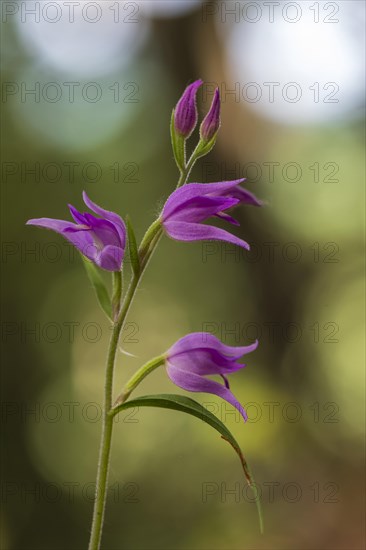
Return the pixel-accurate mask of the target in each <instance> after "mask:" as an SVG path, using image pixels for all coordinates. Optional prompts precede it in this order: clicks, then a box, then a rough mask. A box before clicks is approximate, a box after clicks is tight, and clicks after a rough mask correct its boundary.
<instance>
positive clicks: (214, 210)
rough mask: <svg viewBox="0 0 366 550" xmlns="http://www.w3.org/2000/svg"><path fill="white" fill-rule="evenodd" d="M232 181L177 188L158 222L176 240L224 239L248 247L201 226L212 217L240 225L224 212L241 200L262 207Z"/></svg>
mask: <svg viewBox="0 0 366 550" xmlns="http://www.w3.org/2000/svg"><path fill="white" fill-rule="evenodd" d="M242 181H244V180H243V179H241V180H233V181H224V182H219V183H189V184H187V185H184V186H183V187H180V188H179V189H176V190H175V191H174V192H173V193H172V194H171V195H170V197H169V198H168V200H167V202H166V203H165V206H164V209H163V212H162V215H161V221H162V224H163V227H164V228H165V231H166V233H167V234H168V235H169V237H171V238H172V239H175V240H177V241H202V240H206V239H207V240H214V241H215V240H216V241H227V242H229V243H232V244H236V245H238V246H242V247H243V248H246V249H247V250H249V249H250V247H249V244H248V243H246V242H245V241H243V240H242V239H239V238H238V237H235V236H234V235H232V234H231V233H229V232H228V231H225V230H224V229H219V228H218V227H213V226H212V225H201V222H203V221H205V220H207V219H208V218H210V217H211V216H215V217H217V218H221V219H223V220H226V221H228V222H229V223H232V224H233V225H240V224H239V223H238V222H237V221H236V220H235V219H234V218H232V217H231V216H229V214H227V213H226V212H225V210H228V209H229V208H232V207H233V206H236V205H238V204H240V203H243V204H251V205H255V206H261V205H262V203H261V201H259V200H258V199H257V198H256V197H255V196H254V195H253V194H252V193H250V192H249V191H247V190H246V189H243V188H242V187H240V186H239V184H240V183H241V182H242Z"/></svg>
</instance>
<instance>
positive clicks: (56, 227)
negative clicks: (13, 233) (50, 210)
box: [26, 218, 76, 234]
mask: <svg viewBox="0 0 366 550" xmlns="http://www.w3.org/2000/svg"><path fill="white" fill-rule="evenodd" d="M26 225H35V226H37V227H44V228H45V229H50V230H51V231H56V233H61V234H62V233H63V231H65V229H69V228H73V227H76V225H75V224H74V223H72V222H67V221H65V220H55V219H53V218H35V219H32V220H28V221H27V223H26Z"/></svg>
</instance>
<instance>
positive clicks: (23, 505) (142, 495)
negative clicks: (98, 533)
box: [1, 0, 365, 550]
mask: <svg viewBox="0 0 366 550" xmlns="http://www.w3.org/2000/svg"><path fill="white" fill-rule="evenodd" d="M1 9H2V24H3V25H2V26H3V32H2V54H3V55H2V59H3V73H2V104H1V111H2V122H3V132H2V136H3V143H2V198H3V200H2V214H3V215H2V268H3V283H4V284H3V295H2V307H3V312H2V343H3V347H4V361H3V374H2V381H3V384H2V435H3V440H2V441H3V444H2V474H3V475H2V477H3V479H2V512H1V516H2V532H1V537H2V538H1V550H8V549H9V550H10V549H11V550H28V549H29V550H30V549H32V550H41V549H44V550H56V549H57V550H59V549H60V550H61V549H65V548H69V549H70V550H79V549H82V548H85V547H86V546H87V541H88V534H89V529H90V520H91V514H92V497H93V485H92V484H93V482H94V479H95V473H96V463H97V449H98V444H99V436H100V428H101V422H100V414H101V409H100V404H101V401H102V392H103V377H104V366H103V365H104V357H105V353H106V349H107V344H108V338H109V333H110V330H109V327H108V324H107V323H106V322H105V320H104V318H103V315H102V314H101V313H100V311H99V309H98V307H97V305H96V301H95V297H94V295H93V291H92V289H91V288H90V285H89V283H88V282H87V279H86V276H85V273H84V270H83V266H82V264H81V261H80V258H79V257H78V256H77V254H75V255H73V254H72V250H71V249H70V247H68V246H67V245H66V244H65V243H64V242H63V241H62V239H61V237H59V236H57V235H54V234H52V233H49V232H46V231H42V230H39V229H37V228H32V227H25V222H26V220H27V219H29V218H34V217H42V216H46V217H55V218H61V219H62V218H65V217H68V215H69V214H68V210H67V203H72V204H74V205H75V206H76V207H77V208H79V209H80V208H81V209H82V208H83V205H82V200H81V193H82V190H84V189H85V190H86V191H87V192H88V194H89V195H90V197H91V198H92V199H93V200H95V201H96V202H98V203H100V204H102V205H103V206H105V207H106V208H110V209H112V210H115V211H118V212H119V213H120V214H122V215H125V214H127V213H128V214H129V215H130V217H131V219H132V221H133V223H134V225H135V227H136V232H137V234H138V236H139V237H141V236H142V235H143V232H144V229H145V228H146V227H147V225H148V224H149V223H150V222H151V221H152V220H153V219H154V216H155V215H156V213H157V212H158V210H159V207H160V206H161V204H162V203H163V201H164V200H165V198H166V197H167V195H168V194H169V193H170V192H171V191H172V190H173V188H174V186H175V183H176V180H177V170H176V167H175V165H174V161H173V157H172V152H171V148H170V141H169V120H170V114H171V110H172V108H173V106H174V105H175V103H176V101H177V100H178V98H179V97H180V95H181V93H182V91H183V89H184V88H185V86H186V85H187V84H189V83H190V82H191V81H193V80H194V79H196V78H199V77H201V78H203V79H204V81H205V86H204V87H203V88H202V89H201V90H200V93H199V108H200V113H201V116H202V115H203V114H204V113H205V112H206V111H207V109H208V108H209V105H210V101H211V99H212V94H213V91H214V89H215V87H216V86H219V87H220V90H221V95H222V129H221V132H220V136H219V139H218V142H217V146H216V148H215V150H214V151H213V152H212V153H211V154H210V155H209V156H208V157H206V158H205V159H202V160H201V162H200V163H198V165H197V166H196V167H195V169H194V172H193V175H192V181H202V182H210V181H220V180H224V179H233V178H237V177H246V178H247V183H246V184H247V186H248V188H249V189H250V190H252V191H254V192H255V193H256V194H257V195H258V196H259V197H261V198H263V199H264V200H266V201H267V206H266V207H265V208H262V209H255V208H250V207H247V208H242V209H241V210H240V212H239V211H238V212H237V216H238V218H239V219H240V222H241V228H240V229H238V230H237V231H238V235H240V236H242V237H244V238H246V239H247V240H249V242H251V243H252V251H251V252H250V253H244V252H242V251H241V250H235V249H233V248H230V247H228V246H224V245H219V244H215V245H212V244H210V243H208V244H207V243H192V244H184V243H176V242H173V241H169V240H168V239H166V238H165V239H163V241H162V242H161V245H160V247H159V250H158V251H157V253H156V255H155V256H154V258H153V261H152V262H151V265H150V267H149V270H148V272H147V273H146V276H145V279H144V282H143V284H142V286H141V289H140V291H139V293H138V295H137V299H136V302H135V304H134V306H133V309H132V311H131V314H130V318H129V324H128V325H127V327H126V330H125V332H124V334H123V338H122V341H121V352H120V354H119V357H118V365H117V372H116V391H117V390H118V389H119V388H120V387H121V386H122V383H123V381H124V380H126V379H127V377H128V376H129V375H130V374H131V373H132V372H133V371H134V370H135V369H136V368H137V367H138V366H140V365H141V364H142V362H143V361H145V360H147V359H148V358H150V357H151V356H153V355H156V354H158V353H160V352H161V351H163V350H165V349H167V348H168V347H169V346H170V345H171V344H172V343H173V342H174V341H175V340H176V339H177V338H179V337H180V336H182V335H184V334H185V333H187V332H190V331H197V330H209V331H211V332H212V333H214V334H216V335H217V336H218V337H220V338H221V339H222V340H224V341H225V342H226V343H228V344H239V342H240V343H249V342H251V341H252V340H253V339H254V338H256V337H258V338H259V340H260V347H259V349H258V351H257V352H256V353H255V354H252V355H251V356H249V357H248V358H247V363H248V366H247V368H246V369H244V370H243V371H241V372H239V373H237V374H236V375H235V377H233V379H232V389H233V391H234V393H235V394H236V396H237V397H238V398H239V399H240V401H241V402H242V403H243V404H245V405H246V406H247V408H248V414H249V417H250V421H249V422H248V423H247V424H246V425H244V424H243V422H242V421H241V420H240V418H239V416H238V415H237V414H235V411H233V409H231V408H230V407H229V406H228V405H226V404H225V403H224V404H223V402H221V401H220V400H219V399H215V398H213V397H212V396H210V395H204V394H198V395H196V396H194V397H196V398H197V399H198V400H199V401H200V402H201V403H203V404H204V405H205V406H207V408H209V410H211V411H212V412H214V413H215V414H217V416H218V417H219V418H221V420H223V421H225V422H226V423H227V424H228V426H229V427H230V429H231V430H232V431H233V433H234V435H235V436H236V437H237V438H238V440H239V442H240V444H241V445H242V448H243V450H244V453H245V455H246V457H247V459H248V461H249V463H250V465H251V467H252V469H253V472H254V474H255V477H256V481H257V483H258V488H259V491H260V494H261V495H262V505H263V509H264V520H265V533H264V535H263V536H262V535H260V533H259V527H258V519H257V515H256V509H255V505H254V504H253V502H252V496H251V494H250V493H249V492H248V491H247V490H246V487H245V481H244V479H243V476H242V472H241V469H240V463H239V461H238V460H237V457H236V456H235V455H234V453H232V452H231V449H230V447H229V446H228V445H227V444H226V443H225V442H224V441H222V440H220V438H219V437H218V436H217V434H216V432H214V431H213V430H211V429H210V428H209V427H208V426H207V425H204V424H202V423H200V422H199V421H198V420H197V419H194V418H191V417H185V416H184V415H182V414H180V413H174V412H171V413H169V412H168V411H164V410H157V409H143V410H134V411H132V413H129V414H126V415H124V416H121V417H120V419H119V422H118V424H117V425H116V428H115V432H114V442H113V456H112V467H111V478H110V491H109V499H108V507H107V514H106V522H105V530H104V537H103V547H104V548H106V549H110V550H112V549H113V550H117V549H129V550H135V549H136V550H137V549H141V550H145V549H146V550H152V549H159V550H160V549H163V550H164V549H166V550H168V549H169V550H173V549H186V550H193V549H194V550H196V549H197V550H208V549H210V550H212V549H215V550H216V549H217V550H219V549H220V550H234V549H235V550H239V549H240V550H242V549H256V550H257V549H258V550H259V549H263V550H272V549H273V550H287V549H291V550H293V549H299V550H310V549H314V550H315V549H316V550H318V549H320V548H321V549H342V550H343V549H344V550H346V549H347V550H356V549H357V550H358V549H361V548H364V474H363V467H364V459H363V457H364V389H365V388H364V374H363V373H364V285H363V273H364V264H363V258H362V256H363V251H364V248H363V238H364V237H363V228H364V227H363V221H364V217H363V212H364V205H363V203H364V175H365V174H364V119H363V116H364V69H363V67H364V23H365V9H364V3H363V2H361V1H348V0H347V1H339V0H338V1H336V2H323V1H319V2H307V1H303V0H301V2H300V1H298V2H285V1H279V2H269V3H268V2H262V1H256V2H240V1H237V2H229V1H222V2H206V3H203V2H201V1H199V0H196V1H191V0H162V1H152V0H149V1H145V2H140V1H137V0H136V1H134V2H124V1H119V2H110V1H107V0H103V1H100V0H99V1H97V2H86V1H84V0H79V2H77V3H76V2H63V1H53V2H45V1H44V2H42V1H41V2H31V1H9V2H7V1H6V2H5V1H4V2H2V6H1ZM196 139H197V134H195V135H194V137H192V138H191V143H192V145H193V144H194V142H195V140H196ZM106 281H107V282H109V281H108V277H106ZM126 352H127V353H128V354H130V355H127V354H126ZM175 391H177V392H179V393H180V392H181V391H180V390H179V389H176V388H175V387H174V386H173V385H172V383H171V382H170V381H169V380H168V378H167V376H166V374H165V372H164V370H163V369H162V370H161V371H159V372H156V373H154V374H153V375H152V376H151V377H149V378H148V379H147V380H146V381H145V382H144V384H143V385H142V386H141V387H140V388H139V390H138V392H137V394H138V393H139V394H147V393H154V392H157V393H162V392H168V393H169V392H170V393H172V392H175Z"/></svg>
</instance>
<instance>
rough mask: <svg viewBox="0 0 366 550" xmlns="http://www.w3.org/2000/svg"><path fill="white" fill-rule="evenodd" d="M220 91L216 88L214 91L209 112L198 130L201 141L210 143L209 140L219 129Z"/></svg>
mask: <svg viewBox="0 0 366 550" xmlns="http://www.w3.org/2000/svg"><path fill="white" fill-rule="evenodd" d="M220 106H221V105H220V91H219V89H218V88H216V90H215V95H214V98H213V100H212V104H211V107H210V110H209V112H208V113H207V115H206V117H205V119H204V120H203V122H202V124H201V128H200V133H201V139H202V140H203V141H211V139H212V138H213V137H214V136H215V135H216V134H217V132H218V131H219V128H220V123H221V122H220Z"/></svg>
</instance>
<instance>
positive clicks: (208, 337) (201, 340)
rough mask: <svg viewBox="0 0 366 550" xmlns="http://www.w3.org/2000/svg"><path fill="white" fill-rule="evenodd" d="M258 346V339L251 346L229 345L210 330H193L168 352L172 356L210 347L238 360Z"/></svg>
mask: <svg viewBox="0 0 366 550" xmlns="http://www.w3.org/2000/svg"><path fill="white" fill-rule="evenodd" d="M257 347H258V340H256V341H255V342H254V343H253V344H250V345H249V346H228V345H226V344H224V343H223V342H221V340H219V339H218V338H216V336H214V335H213V334H211V333H210V332H191V333H190V334H186V336H183V338H180V339H179V340H178V341H177V342H175V344H173V346H172V347H171V348H170V349H169V350H168V352H167V353H168V356H170V357H172V356H173V355H175V354H176V353H182V352H184V351H190V350H192V349H201V348H210V349H214V350H216V351H218V352H219V353H221V354H222V355H226V356H227V357H229V358H232V359H235V360H236V359H239V358H240V357H242V356H243V355H245V354H246V353H251V352H252V351H254V350H256V349H257Z"/></svg>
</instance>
